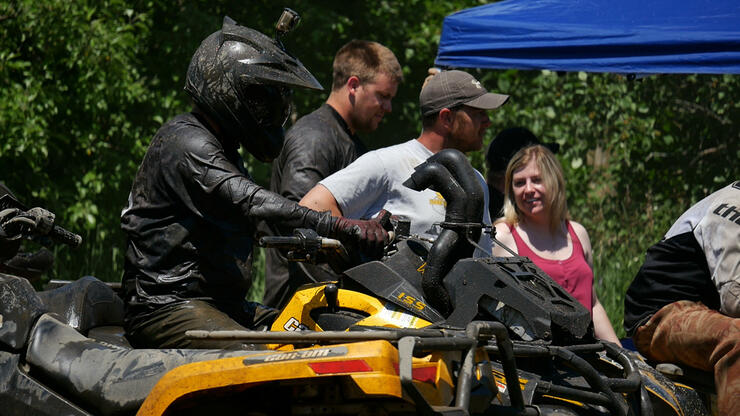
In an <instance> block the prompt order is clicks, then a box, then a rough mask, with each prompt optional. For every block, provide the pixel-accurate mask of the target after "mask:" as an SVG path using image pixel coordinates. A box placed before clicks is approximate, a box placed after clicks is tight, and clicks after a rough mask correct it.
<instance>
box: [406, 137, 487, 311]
mask: <svg viewBox="0 0 740 416" xmlns="http://www.w3.org/2000/svg"><path fill="white" fill-rule="evenodd" d="M403 184H404V186H406V187H407V188H410V189H413V190H415V191H422V190H424V189H426V188H429V189H432V190H433V191H436V192H439V193H440V194H442V197H444V199H445V201H446V203H447V207H446V213H445V221H444V222H443V223H442V224H441V227H442V228H443V230H442V232H441V233H440V235H439V237H437V239H436V240H435V242H434V244H433V245H432V248H431V249H430V250H429V255H428V256H427V258H428V259H429V260H428V263H427V266H426V269H425V271H424V276H423V277H422V283H421V284H422V289H423V291H424V296H425V297H426V298H427V300H428V301H429V303H431V304H432V306H433V307H434V308H435V309H437V310H438V311H439V312H440V313H441V314H442V315H443V316H445V317H446V316H448V315H449V314H450V313H451V307H452V305H451V302H450V296H449V293H448V292H447V290H446V289H445V287H444V285H443V280H444V278H445V276H446V275H447V273H448V272H449V271H450V269H451V268H452V266H453V265H454V264H455V262H457V261H458V260H459V259H461V258H465V257H471V256H472V255H473V252H474V251H475V246H474V245H473V244H475V242H477V241H478V239H479V238H480V235H481V229H482V227H483V224H482V221H483V209H484V207H483V188H482V186H481V184H480V181H479V180H478V177H477V175H476V173H475V170H474V169H473V167H472V166H470V163H469V162H468V159H467V158H466V157H465V155H464V154H463V153H462V152H460V151H459V150H455V149H444V150H442V151H440V152H438V153H437V154H435V155H434V156H432V157H430V158H429V159H427V161H426V162H424V163H422V164H421V165H419V166H417V167H416V168H415V170H414V173H413V174H412V175H411V177H410V178H409V179H407V180H406V182H404V183H403ZM471 242H473V244H471Z"/></svg>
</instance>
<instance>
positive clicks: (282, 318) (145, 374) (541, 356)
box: [0, 151, 709, 415]
mask: <svg viewBox="0 0 740 416" xmlns="http://www.w3.org/2000/svg"><path fill="white" fill-rule="evenodd" d="M471 172H472V170H471V169H470V168H469V165H468V164H467V161H466V160H464V157H462V156H461V155H457V154H454V153H453V154H450V153H448V152H444V151H443V152H440V153H439V154H438V156H435V157H433V158H431V159H430V161H428V162H427V163H426V164H423V165H422V166H420V167H419V168H417V172H416V173H415V174H414V176H412V178H411V179H410V180H409V183H408V186H410V187H412V188H414V189H423V188H424V187H427V186H431V187H432V188H433V189H435V190H437V191H438V192H440V193H442V194H443V196H444V197H445V200H446V201H447V202H448V207H447V217H446V219H445V222H444V223H443V224H442V226H443V228H444V231H443V232H442V234H441V235H440V237H439V238H438V239H437V240H436V241H435V242H434V244H432V245H429V244H428V243H427V242H425V241H423V240H421V239H418V238H415V237H413V236H409V235H408V233H407V232H405V231H404V230H408V223H406V222H404V221H403V220H399V219H396V220H394V221H393V222H394V223H395V229H396V234H397V235H398V237H397V239H396V241H395V243H394V244H393V245H392V246H390V247H389V248H388V251H387V253H386V255H385V256H384V257H383V258H382V259H381V260H377V261H370V262H364V263H361V264H359V265H355V266H353V267H349V268H347V269H346V270H345V271H344V273H343V275H342V278H341V280H339V281H337V282H323V283H316V284H311V285H307V286H304V287H302V288H301V289H300V290H299V291H298V292H297V293H296V294H295V295H294V296H293V298H292V300H291V301H290V302H289V304H288V305H287V306H286V307H285V308H284V309H283V310H282V313H281V314H280V315H279V316H278V318H277V319H276V320H275V321H274V323H273V326H272V330H271V331H264V332H260V331H244V332H242V331H237V332H211V333H204V332H199V331H192V332H191V333H190V334H189V335H190V336H192V337H207V338H234V339H243V340H245V341H248V342H249V343H252V344H264V345H265V347H266V349H265V350H258V351H222V350H167V349H135V348H132V347H131V346H130V345H129V344H128V342H127V340H126V338H125V335H124V334H123V332H122V330H121V324H122V316H123V303H122V301H121V299H120V298H119V297H118V296H117V294H116V292H115V291H114V289H113V288H111V286H110V285H107V284H105V283H102V282H100V281H98V280H97V279H95V278H93V277H89V276H88V277H85V278H82V279H79V280H77V281H74V282H72V283H68V284H65V285H63V286H61V287H58V288H55V289H50V290H46V291H41V292H36V291H35V290H34V289H33V288H32V287H31V286H30V284H29V283H28V281H27V280H25V279H23V278H20V277H16V276H10V275H2V274H0V403H2V404H3V405H2V406H0V415H4V414H9V415H19V414H33V415H133V414H138V415H164V414H169V415H181V414H184V415H188V414H193V415H194V414H198V415H201V414H206V413H211V414H219V415H230V414H246V415H298V414H324V415H348V414H353V415H357V414H360V415H414V414H425V415H468V414H491V415H509V414H516V415H606V414H613V415H704V414H709V413H708V411H707V409H708V407H707V403H706V401H703V400H702V398H703V396H701V395H699V394H698V393H697V391H696V390H694V389H693V388H691V387H688V386H686V385H683V384H680V383H674V382H671V381H670V380H668V379H667V378H666V377H664V376H663V375H662V374H661V373H659V372H657V371H656V370H654V369H653V368H652V367H650V366H648V365H647V364H645V363H644V362H643V361H642V360H640V359H639V357H637V356H636V355H634V354H633V353H631V352H629V351H627V350H624V349H622V348H621V347H620V346H617V345H612V344H609V343H603V342H598V341H597V340H595V339H594V337H593V328H592V324H591V321H590V317H589V312H588V311H587V310H585V309H584V308H583V307H582V306H581V305H580V304H579V303H578V302H577V301H576V300H575V299H573V298H572V297H571V296H570V295H569V294H568V293H567V292H565V291H564V290H563V289H562V288H560V286H558V285H557V284H555V283H554V282H553V281H552V280H551V279H550V278H549V277H548V276H546V275H545V274H544V273H543V272H542V271H541V270H539V269H538V268H537V267H536V266H534V264H532V263H531V262H530V261H529V260H528V259H526V258H522V257H511V258H492V257H483V258H473V257H472V251H473V249H474V247H475V245H476V243H475V242H476V241H477V240H478V237H479V236H480V233H481V231H482V226H481V224H480V215H481V210H482V207H481V204H480V194H481V192H476V191H480V190H479V189H478V190H476V189H475V187H474V186H473V185H472V184H477V182H476V181H477V178H475V181H474V180H473V178H474V176H473V174H472V173H471ZM471 201H472V202H471ZM8 209H11V208H8ZM11 210H12V212H10V211H7V209H6V207H5V206H3V204H1V203H0V228H2V231H3V233H2V236H0V237H1V238H0V243H3V242H5V241H4V240H10V239H12V238H15V237H17V236H31V235H37V234H44V235H49V234H50V233H51V234H55V233H56V234H59V235H66V236H67V237H69V235H68V234H66V233H63V232H62V231H64V230H61V229H58V228H54V227H51V226H50V225H51V223H53V216H52V217H51V219H49V216H46V217H44V216H43V215H40V214H39V212H41V211H32V210H25V208H18V207H15V208H12V209H11ZM41 217H44V218H46V219H47V220H49V221H40V220H39V219H40V218H41ZM42 223H43V226H39V225H40V224H42ZM52 230H57V231H52ZM72 237H76V236H72ZM65 241H67V242H71V241H77V242H78V238H66V239H65ZM263 244H264V245H266V246H275V245H277V246H280V247H283V248H284V249H287V250H290V251H293V252H294V253H293V255H291V256H290V257H292V258H294V259H301V258H316V253H317V252H319V251H326V250H329V251H336V250H339V249H340V245H339V244H338V242H336V241H332V240H327V239H324V238H322V237H320V236H317V235H316V234H315V233H312V232H311V231H309V230H297V232H296V235H295V236H293V237H287V239H286V238H284V237H272V239H271V238H266V239H264V240H263Z"/></svg>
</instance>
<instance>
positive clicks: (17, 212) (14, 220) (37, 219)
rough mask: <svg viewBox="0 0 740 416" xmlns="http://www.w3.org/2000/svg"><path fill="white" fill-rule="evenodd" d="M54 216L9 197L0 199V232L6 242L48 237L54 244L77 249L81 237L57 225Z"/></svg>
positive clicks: (42, 209)
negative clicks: (29, 207)
mask: <svg viewBox="0 0 740 416" xmlns="http://www.w3.org/2000/svg"><path fill="white" fill-rule="evenodd" d="M55 219H56V216H55V215H54V213H52V212H51V211H48V210H46V209H44V208H40V207H34V208H31V209H28V208H26V207H25V206H24V205H23V204H21V203H20V202H19V201H18V200H17V199H15V198H13V197H12V196H11V195H3V196H2V197H0V230H2V239H3V240H6V241H13V240H18V239H21V238H35V237H48V238H49V239H51V240H52V241H54V242H56V243H61V244H66V245H68V246H71V247H79V246H80V244H82V237H81V236H79V235H78V234H75V233H73V232H71V231H69V230H67V229H65V228H63V227H60V226H59V225H55V224H54V221H55Z"/></svg>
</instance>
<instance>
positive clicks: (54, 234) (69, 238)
mask: <svg viewBox="0 0 740 416" xmlns="http://www.w3.org/2000/svg"><path fill="white" fill-rule="evenodd" d="M49 237H51V239H52V240H54V241H55V242H57V243H62V244H66V245H68V246H71V247H75V248H76V247H79V246H80V244H82V237H80V236H79V235H77V234H75V233H73V232H71V231H67V230H65V229H64V228H62V227H60V226H58V225H55V226H54V227H53V228H52V229H51V232H50V233H49Z"/></svg>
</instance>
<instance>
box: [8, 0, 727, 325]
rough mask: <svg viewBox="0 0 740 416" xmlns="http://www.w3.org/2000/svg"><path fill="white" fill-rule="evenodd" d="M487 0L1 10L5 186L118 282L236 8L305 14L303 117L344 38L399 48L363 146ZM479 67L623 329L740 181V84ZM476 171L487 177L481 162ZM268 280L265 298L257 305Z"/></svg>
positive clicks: (397, 132) (77, 271)
mask: <svg viewBox="0 0 740 416" xmlns="http://www.w3.org/2000/svg"><path fill="white" fill-rule="evenodd" d="M482 3H485V2H483V1H479V0H456V1H433V0H408V1H404V2H391V1H380V2H351V3H347V2H337V1H335V0H318V1H308V0H293V1H289V2H288V3H287V4H276V3H275V2H268V1H265V0H254V1H250V2H247V3H245V2H243V1H238V2H237V1H233V0H229V1H225V0H222V1H205V0H177V1H161V0H148V1H135V0H99V1H94V2H93V1H89V0H87V1H86V0H78V1H72V2H69V1H62V0H47V1H43V2H32V1H30V0H18V1H12V2H4V3H1V4H0V22H1V23H2V24H0V180H2V181H4V182H5V183H6V184H7V185H8V186H9V187H10V188H11V189H12V190H13V191H14V192H15V193H16V194H17V195H18V196H19V197H20V198H21V199H22V200H23V201H24V202H25V203H26V204H27V205H40V206H44V207H47V208H49V209H51V210H52V211H53V212H55V213H56V214H57V215H58V218H59V219H60V223H61V224H62V225H64V226H66V227H68V228H70V229H72V230H74V231H76V232H78V233H80V234H82V235H83V237H84V238H85V244H84V246H83V248H81V249H79V250H69V249H66V248H61V249H60V250H57V256H58V257H57V264H56V268H55V272H54V273H53V275H54V277H57V278H67V279H74V278H77V277H79V276H81V275H84V274H93V275H96V276H98V277H100V278H102V279H105V280H110V281H117V280H119V279H120V276H121V268H122V262H123V260H122V253H123V250H124V247H125V241H124V236H123V235H122V233H121V232H120V228H119V215H120V211H121V209H122V208H123V206H124V204H125V203H126V198H127V195H128V192H129V189H130V186H131V180H132V178H133V176H134V174H135V172H136V169H137V167H138V164H139V162H140V161H141V159H142V157H143V154H144V152H145V151H146V147H147V145H148V143H149V140H150V138H151V137H152V135H153V134H154V132H155V131H156V129H157V128H158V127H159V125H160V124H161V123H162V122H164V121H165V120H167V119H168V118H170V117H172V116H173V115H175V114H177V113H180V112H183V111H187V110H188V109H189V101H188V99H187V97H186V95H185V94H184V92H183V91H182V86H183V80H184V75H185V72H186V70H187V66H188V63H189V61H190V56H191V55H192V53H193V51H194V50H195V49H196V48H197V46H198V44H199V43H200V41H201V40H202V39H203V38H205V37H206V36H207V35H208V34H210V33H212V32H213V31H215V30H217V29H219V28H220V25H221V21H222V19H223V17H224V16H225V15H229V16H230V17H232V18H234V19H235V20H236V21H237V22H239V23H241V24H244V25H246V26H250V27H253V28H255V29H258V30H261V31H263V32H265V33H269V34H271V33H272V30H273V29H272V26H273V24H274V22H275V20H276V18H277V17H278V16H279V14H280V12H281V11H282V8H283V7H284V6H287V7H291V8H292V9H294V10H296V11H298V12H300V13H301V15H302V17H303V21H302V23H301V25H300V26H299V27H298V28H297V29H296V32H295V33H294V34H293V35H292V36H289V37H288V38H286V39H285V43H286V46H287V47H288V49H289V50H290V51H291V52H293V53H294V54H295V55H296V56H297V57H298V58H299V59H301V61H302V62H303V63H304V64H306V66H307V67H308V68H309V69H310V70H311V71H312V72H313V73H314V75H315V76H316V78H317V79H318V80H319V81H320V82H321V83H322V85H324V87H325V88H326V89H327V90H325V91H324V92H323V93H316V92H308V91H296V95H295V117H296V118H297V117H299V116H301V115H303V114H306V113H308V112H309V111H311V110H313V109H314V108H316V107H317V106H318V105H319V104H320V103H321V102H323V101H324V100H325V99H326V97H327V95H328V88H330V86H331V61H332V59H333V57H334V53H335V52H336V50H337V49H338V48H339V47H340V46H341V45H343V44H344V43H346V42H347V41H349V40H351V39H354V38H358V39H369V40H376V41H378V42H381V43H383V44H384V45H386V46H388V47H389V48H391V50H393V51H394V52H395V53H396V55H397V56H398V58H399V61H400V62H401V65H402V67H403V71H404V76H405V81H404V83H403V84H402V85H401V86H400V88H399V91H398V95H397V97H396V99H395V100H394V109H393V113H392V114H391V115H389V116H388V117H387V118H386V121H384V122H383V124H382V125H381V128H380V129H378V131H376V132H375V133H374V134H371V135H367V136H365V137H363V139H364V140H365V141H366V143H367V144H368V146H369V147H370V148H377V147H381V146H386V145H390V144H395V143H400V142H402V141H404V140H407V139H409V138H412V137H416V136H417V135H418V133H419V130H420V127H421V126H420V120H419V115H418V113H419V110H418V94H419V89H420V86H421V83H422V81H423V79H424V78H425V77H426V75H427V68H429V67H430V66H433V62H434V57H435V54H436V49H437V44H438V41H439V36H440V30H441V22H442V19H443V18H444V16H446V15H447V14H449V13H451V12H454V11H456V10H461V9H464V8H467V7H472V6H476V5H479V4H482ZM471 72H473V73H475V74H476V76H478V77H479V79H481V80H482V81H483V83H484V84H485V85H486V86H488V87H489V89H491V90H496V91H499V92H504V93H508V94H510V95H511V96H512V99H511V100H510V103H509V104H507V105H506V106H504V107H503V108H502V109H500V110H497V111H495V112H492V114H491V118H492V122H493V125H492V127H491V129H490V130H491V133H490V134H489V136H488V137H487V138H486V143H488V142H489V141H490V140H491V138H492V137H493V136H494V135H495V133H496V132H497V131H498V130H500V129H502V128H505V127H510V126H514V125H522V126H527V127H529V128H530V129H532V130H533V131H534V132H535V133H536V134H538V135H539V136H541V137H543V138H545V139H546V140H557V141H558V142H559V143H560V144H561V145H562V151H561V152H560V154H559V158H560V160H561V162H562V163H563V166H564V168H565V170H566V175H567V180H568V192H569V194H568V199H569V203H570V210H571V215H572V217H573V218H574V219H575V220H577V221H579V222H581V223H583V224H584V225H585V226H586V228H587V229H588V230H589V232H590V235H591V240H592V243H593V246H594V254H595V269H596V279H597V290H598V293H599V297H600V299H601V301H602V303H604V305H605V306H606V308H607V311H608V313H609V315H610V317H611V318H612V320H613V322H614V325H615V327H616V328H617V329H618V330H620V331H621V316H622V311H621V308H622V301H623V294H624V290H625V288H626V287H627V285H628V284H629V281H630V280H631V278H632V276H633V275H634V273H635V271H636V270H637V267H639V264H640V263H641V261H642V258H643V253H644V251H645V249H646V248H647V247H648V246H649V245H650V244H652V243H653V242H655V241H657V240H658V239H659V238H660V236H661V235H662V234H663V233H664V232H665V230H666V229H667V228H668V226H669V225H670V223H671V222H672V221H673V220H674V219H675V218H676V217H677V216H678V214H680V212H682V211H683V210H684V209H686V208H687V207H688V206H689V205H690V204H691V203H692V202H695V201H696V200H698V199H699V198H700V197H701V196H703V195H706V194H708V193H709V192H711V191H712V190H714V189H717V188H719V187H720V186H722V185H723V184H724V183H727V182H729V181H731V180H733V179H737V174H738V172H737V168H736V166H737V160H738V159H740V153H739V152H740V150H739V149H738V145H737V144H738V143H739V142H740V140H738V139H740V137H739V136H740V127H739V126H738V122H739V120H740V117H739V115H740V114H738V113H739V112H740V102H738V100H737V97H740V90H739V89H740V77H738V76H729V75H726V76H722V75H712V76H709V75H701V76H697V75H670V76H653V77H647V78H643V79H639V80H628V79H626V78H624V77H619V76H615V75H607V74H586V73H567V74H558V73H553V72H549V71H516V70H506V71H476V70H472V71H471ZM471 161H472V162H473V164H474V166H476V167H478V168H479V169H480V170H481V171H483V170H484V166H483V152H478V153H475V154H472V155H471ZM248 165H249V168H250V171H251V173H252V175H253V176H254V177H255V179H256V180H257V181H258V182H259V183H262V184H266V183H267V182H268V180H269V168H270V167H269V165H267V164H261V163H258V162H256V161H254V160H251V158H248ZM261 258H262V257H261V254H260V255H258V256H256V259H257V261H256V264H257V267H258V268H259V267H262V266H261V264H263V263H261V260H259V259H261ZM261 271H262V270H261V269H259V270H258V273H260V272H261ZM259 284H261V282H259V283H258V285H257V286H256V287H255V288H254V290H253V291H252V292H251V293H250V297H251V298H252V299H258V298H259V296H260V293H261V290H262V289H261V286H259Z"/></svg>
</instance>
